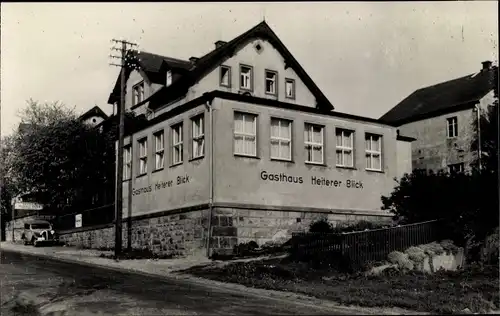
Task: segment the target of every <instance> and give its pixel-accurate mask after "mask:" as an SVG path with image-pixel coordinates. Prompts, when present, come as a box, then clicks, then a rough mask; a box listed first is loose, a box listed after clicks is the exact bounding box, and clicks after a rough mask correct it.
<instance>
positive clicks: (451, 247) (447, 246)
mask: <svg viewBox="0 0 500 316" xmlns="http://www.w3.org/2000/svg"><path fill="white" fill-rule="evenodd" d="M439 244H440V245H441V247H443V250H444V252H446V253H450V252H451V253H452V254H457V253H458V250H459V248H458V247H457V246H455V244H454V243H453V241H452V240H450V239H446V240H442V241H441V242H440V243H439Z"/></svg>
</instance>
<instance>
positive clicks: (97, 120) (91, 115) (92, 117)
mask: <svg viewBox="0 0 500 316" xmlns="http://www.w3.org/2000/svg"><path fill="white" fill-rule="evenodd" d="M106 119H108V116H107V115H106V113H104V112H103V110H101V108H100V107H98V106H97V105H96V106H94V107H93V108H91V109H90V110H88V111H87V112H85V113H83V114H82V115H80V120H82V121H84V122H85V123H86V124H89V125H91V126H98V125H100V124H101V123H102V122H104V121H105V120H106Z"/></svg>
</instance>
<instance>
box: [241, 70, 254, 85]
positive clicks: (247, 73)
mask: <svg viewBox="0 0 500 316" xmlns="http://www.w3.org/2000/svg"><path fill="white" fill-rule="evenodd" d="M240 89H243V90H252V68H251V67H249V66H240Z"/></svg>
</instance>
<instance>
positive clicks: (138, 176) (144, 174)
mask: <svg viewBox="0 0 500 316" xmlns="http://www.w3.org/2000/svg"><path fill="white" fill-rule="evenodd" d="M147 174H148V173H147V172H146V173H141V174H138V175H137V176H136V177H135V178H136V179H138V178H142V177H144V176H146V175H147Z"/></svg>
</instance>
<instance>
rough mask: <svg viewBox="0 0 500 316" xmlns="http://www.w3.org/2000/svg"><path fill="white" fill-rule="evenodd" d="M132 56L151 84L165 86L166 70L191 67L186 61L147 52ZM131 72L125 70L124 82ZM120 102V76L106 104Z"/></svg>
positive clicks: (180, 70)
mask: <svg viewBox="0 0 500 316" xmlns="http://www.w3.org/2000/svg"><path fill="white" fill-rule="evenodd" d="M131 53H132V54H137V60H138V62H139V65H140V67H141V70H142V71H144V73H145V74H146V76H147V77H148V79H149V81H151V82H152V83H158V84H165V80H166V78H165V72H166V69H167V68H168V69H176V70H177V71H179V72H183V71H184V70H187V69H189V68H191V67H192V63H191V62H189V61H186V60H181V59H177V58H172V57H166V56H161V55H157V54H152V53H148V52H143V51H141V52H137V51H132V52H131ZM131 72H132V70H130V69H127V71H126V72H125V80H127V79H128V78H129V76H130V73H131ZM119 100H120V74H118V77H117V78H116V82H115V86H114V88H113V91H112V92H111V94H110V95H109V98H108V104H112V103H114V102H116V101H119Z"/></svg>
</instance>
